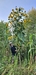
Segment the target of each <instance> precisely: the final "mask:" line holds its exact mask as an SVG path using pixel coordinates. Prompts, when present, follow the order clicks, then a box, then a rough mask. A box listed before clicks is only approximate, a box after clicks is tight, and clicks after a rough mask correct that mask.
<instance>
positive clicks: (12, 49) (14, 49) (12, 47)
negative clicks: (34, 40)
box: [11, 46, 16, 55]
mask: <svg viewBox="0 0 36 75" xmlns="http://www.w3.org/2000/svg"><path fill="white" fill-rule="evenodd" d="M11 52H12V55H15V54H16V48H15V46H11Z"/></svg>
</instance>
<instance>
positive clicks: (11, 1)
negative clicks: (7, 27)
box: [0, 0, 36, 21]
mask: <svg viewBox="0 0 36 75" xmlns="http://www.w3.org/2000/svg"><path fill="white" fill-rule="evenodd" d="M15 6H17V7H23V8H24V9H25V10H26V11H27V12H28V11H29V10H31V9H32V7H34V8H36V0H0V20H4V21H8V15H9V14H10V12H11V10H12V8H15Z"/></svg>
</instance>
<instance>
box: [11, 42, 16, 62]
mask: <svg viewBox="0 0 36 75" xmlns="http://www.w3.org/2000/svg"><path fill="white" fill-rule="evenodd" d="M10 50H11V53H12V63H13V62H14V59H15V55H16V47H15V46H14V45H13V44H12V43H10Z"/></svg>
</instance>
